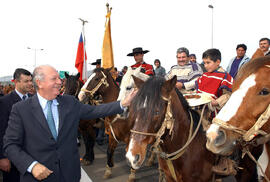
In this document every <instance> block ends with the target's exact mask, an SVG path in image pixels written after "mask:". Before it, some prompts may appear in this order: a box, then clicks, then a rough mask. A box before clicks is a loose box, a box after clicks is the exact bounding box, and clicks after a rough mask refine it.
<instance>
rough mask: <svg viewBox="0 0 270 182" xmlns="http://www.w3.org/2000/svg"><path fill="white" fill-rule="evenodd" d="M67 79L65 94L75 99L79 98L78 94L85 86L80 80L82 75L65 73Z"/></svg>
mask: <svg viewBox="0 0 270 182" xmlns="http://www.w3.org/2000/svg"><path fill="white" fill-rule="evenodd" d="M65 77H66V81H65V85H64V94H67V95H74V96H75V97H78V94H79V92H80V89H81V87H82V84H83V83H82V82H81V81H80V80H79V78H80V73H78V74H77V75H69V74H68V73H67V72H65Z"/></svg>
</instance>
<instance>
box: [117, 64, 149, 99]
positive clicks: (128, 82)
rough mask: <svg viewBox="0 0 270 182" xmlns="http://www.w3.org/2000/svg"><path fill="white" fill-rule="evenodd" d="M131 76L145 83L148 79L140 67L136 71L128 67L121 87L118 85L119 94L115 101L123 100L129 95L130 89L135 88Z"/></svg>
mask: <svg viewBox="0 0 270 182" xmlns="http://www.w3.org/2000/svg"><path fill="white" fill-rule="evenodd" d="M132 75H134V76H136V77H137V78H140V79H141V80H144V81H146V80H147V79H148V78H149V76H148V75H146V74H144V73H142V72H141V67H138V68H136V69H132V68H131V67H128V70H127V72H126V73H125V75H124V76H123V78H122V81H121V85H120V92H119V95H118V98H117V100H122V99H124V98H125V96H126V95H127V94H129V93H130V91H131V90H132V88H134V87H135V84H134V80H133V77H132Z"/></svg>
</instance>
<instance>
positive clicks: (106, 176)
mask: <svg viewBox="0 0 270 182" xmlns="http://www.w3.org/2000/svg"><path fill="white" fill-rule="evenodd" d="M111 176H112V168H111V167H109V166H108V165H107V166H106V170H105V173H104V176H103V178H104V179H108V178H110V177H111Z"/></svg>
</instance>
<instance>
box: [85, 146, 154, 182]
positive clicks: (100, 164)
mask: <svg viewBox="0 0 270 182" xmlns="http://www.w3.org/2000/svg"><path fill="white" fill-rule="evenodd" d="M94 150H95V160H94V163H93V164H92V165H90V166H83V169H84V170H85V171H86V173H87V174H88V176H89V177H90V178H91V179H92V181H93V182H116V181H123V182H124V181H126V180H127V179H128V174H129V170H130V168H129V166H128V165H127V162H126V159H125V144H122V143H121V144H119V146H118V147H117V148H116V151H115V153H114V162H115V166H114V168H113V175H112V178H110V179H106V180H105V179H103V175H104V171H105V166H106V150H107V145H102V146H100V145H97V144H96V146H95V149H94ZM80 152H81V154H82V152H84V148H83V146H81V147H80ZM81 156H83V155H81ZM157 167H158V164H157V162H156V163H155V165H154V166H153V167H142V168H141V169H140V170H138V171H137V172H136V175H137V178H136V179H137V180H136V181H137V182H149V181H158V175H159V173H158V170H157Z"/></svg>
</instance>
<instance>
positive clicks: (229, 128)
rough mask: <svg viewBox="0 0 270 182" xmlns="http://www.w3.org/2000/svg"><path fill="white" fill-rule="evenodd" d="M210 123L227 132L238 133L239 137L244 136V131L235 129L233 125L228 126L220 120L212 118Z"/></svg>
mask: <svg viewBox="0 0 270 182" xmlns="http://www.w3.org/2000/svg"><path fill="white" fill-rule="evenodd" d="M212 123H215V124H217V125H219V126H221V127H222V128H225V129H227V130H230V131H235V132H236V133H239V134H241V135H244V134H245V133H246V130H242V129H240V128H237V127H235V126H233V125H230V124H228V123H226V122H224V121H222V120H221V119H218V118H214V119H213V120H212Z"/></svg>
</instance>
